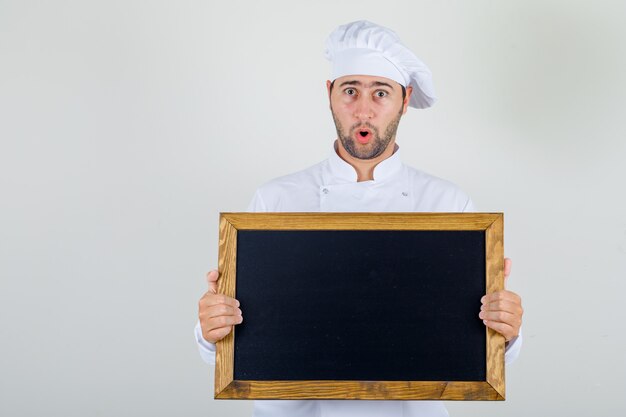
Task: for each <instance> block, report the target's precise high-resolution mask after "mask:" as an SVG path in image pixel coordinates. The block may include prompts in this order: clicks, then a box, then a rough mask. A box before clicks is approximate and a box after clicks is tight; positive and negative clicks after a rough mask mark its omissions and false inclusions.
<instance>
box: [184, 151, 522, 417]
mask: <svg viewBox="0 0 626 417" xmlns="http://www.w3.org/2000/svg"><path fill="white" fill-rule="evenodd" d="M373 178H374V179H373V180H370V181H361V182H357V174H356V171H355V170H354V168H353V167H352V166H351V165H350V164H348V163H347V162H345V161H344V160H343V159H341V158H340V157H339V156H338V154H337V145H336V144H335V149H334V151H333V152H331V155H330V157H329V158H328V159H326V160H325V161H322V162H320V163H319V164H316V165H313V166H312V167H310V168H307V169H305V170H302V171H299V172H296V173H294V174H290V175H286V176H283V177H280V178H276V179H274V180H272V181H270V182H268V183H266V184H264V185H263V186H261V187H260V188H259V189H258V190H257V191H256V193H255V195H254V198H253V199H252V202H251V203H250V206H249V207H248V211H252V212H471V211H473V210H474V206H473V204H472V201H471V200H470V198H469V197H468V196H467V194H465V193H464V192H463V191H461V190H460V189H459V188H458V187H457V186H455V185H454V184H452V183H450V182H448V181H445V180H442V179H440V178H437V177H434V176H432V175H429V174H426V173H424V172H422V171H419V170H416V169H414V168H411V167H409V166H407V165H404V164H403V163H402V162H401V160H400V149H399V147H398V146H397V145H396V148H395V152H394V153H393V155H392V156H390V157H389V158H387V159H385V160H383V161H382V162H380V163H379V164H378V165H376V167H375V169H374V175H373ZM244 309H245V306H244ZM477 314H478V312H477ZM195 334H196V340H197V342H198V348H199V350H200V355H201V356H202V358H203V359H204V360H205V361H206V362H208V363H210V364H215V345H214V344H211V343H209V342H207V341H206V340H204V338H203V337H202V330H201V329H200V324H199V323H198V324H196V328H195ZM521 339H522V338H521V334H520V336H518V337H517V338H515V339H513V340H512V341H510V342H509V343H508V345H507V348H506V353H505V362H506V363H510V362H512V361H513V360H514V359H515V358H516V357H517V356H518V355H519V351H520V348H521V344H522V340H521ZM370 416H371V417H375V416H376V417H422V416H428V417H442V416H448V412H447V410H446V408H445V406H444V404H443V402H442V401H366V400H277V401H274V400H261V401H255V404H254V413H253V417H370Z"/></svg>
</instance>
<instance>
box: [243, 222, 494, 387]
mask: <svg viewBox="0 0 626 417" xmlns="http://www.w3.org/2000/svg"><path fill="white" fill-rule="evenodd" d="M237 252H238V256H237V299H238V300H239V301H240V302H241V308H242V311H244V314H245V318H246V319H245V322H244V323H242V324H241V325H240V326H238V327H237V335H236V344H235V375H234V376H235V379H251V380H318V379H336V380H376V379H382V380H388V381H413V380H425V381H439V380H457V381H479V380H483V379H484V378H485V355H486V345H485V341H486V335H485V327H484V325H483V324H482V321H481V320H480V319H479V318H478V312H479V311H480V298H481V297H482V296H483V295H484V294H485V233H484V232H483V231H447V232H435V231H405V230H400V231H392V232H389V231H275V230H274V231H268V230H264V231H260V230H250V231H248V230H246V231H241V232H239V234H238V236H237Z"/></svg>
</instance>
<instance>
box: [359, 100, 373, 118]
mask: <svg viewBox="0 0 626 417" xmlns="http://www.w3.org/2000/svg"><path fill="white" fill-rule="evenodd" d="M354 117H355V118H356V119H358V120H369V119H371V118H373V117H374V110H373V108H372V105H371V103H370V102H369V100H367V99H366V98H363V97H361V98H360V99H359V100H358V101H357V103H355V106H354Z"/></svg>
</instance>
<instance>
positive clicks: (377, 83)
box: [339, 80, 393, 90]
mask: <svg viewBox="0 0 626 417" xmlns="http://www.w3.org/2000/svg"><path fill="white" fill-rule="evenodd" d="M344 85H356V86H357V87H362V86H363V83H362V82H361V81H357V80H348V81H344V82H342V83H341V84H340V85H339V87H343V86H344ZM365 87H366V88H372V87H389V88H391V89H392V90H393V86H392V85H391V84H389V83H385V82H382V81H372V82H371V83H369V84H368V85H365Z"/></svg>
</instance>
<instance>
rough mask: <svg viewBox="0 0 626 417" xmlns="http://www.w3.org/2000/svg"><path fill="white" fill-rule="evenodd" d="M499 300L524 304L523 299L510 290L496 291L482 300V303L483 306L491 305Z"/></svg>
mask: <svg viewBox="0 0 626 417" xmlns="http://www.w3.org/2000/svg"><path fill="white" fill-rule="evenodd" d="M499 300H509V301H513V302H516V303H518V304H521V303H522V299H521V297H520V296H519V295H517V294H516V293H514V292H513V291H509V290H501V291H495V292H492V293H489V294H485V295H484V296H483V297H482V298H481V299H480V302H481V303H482V304H489V303H493V302H494V301H499Z"/></svg>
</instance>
